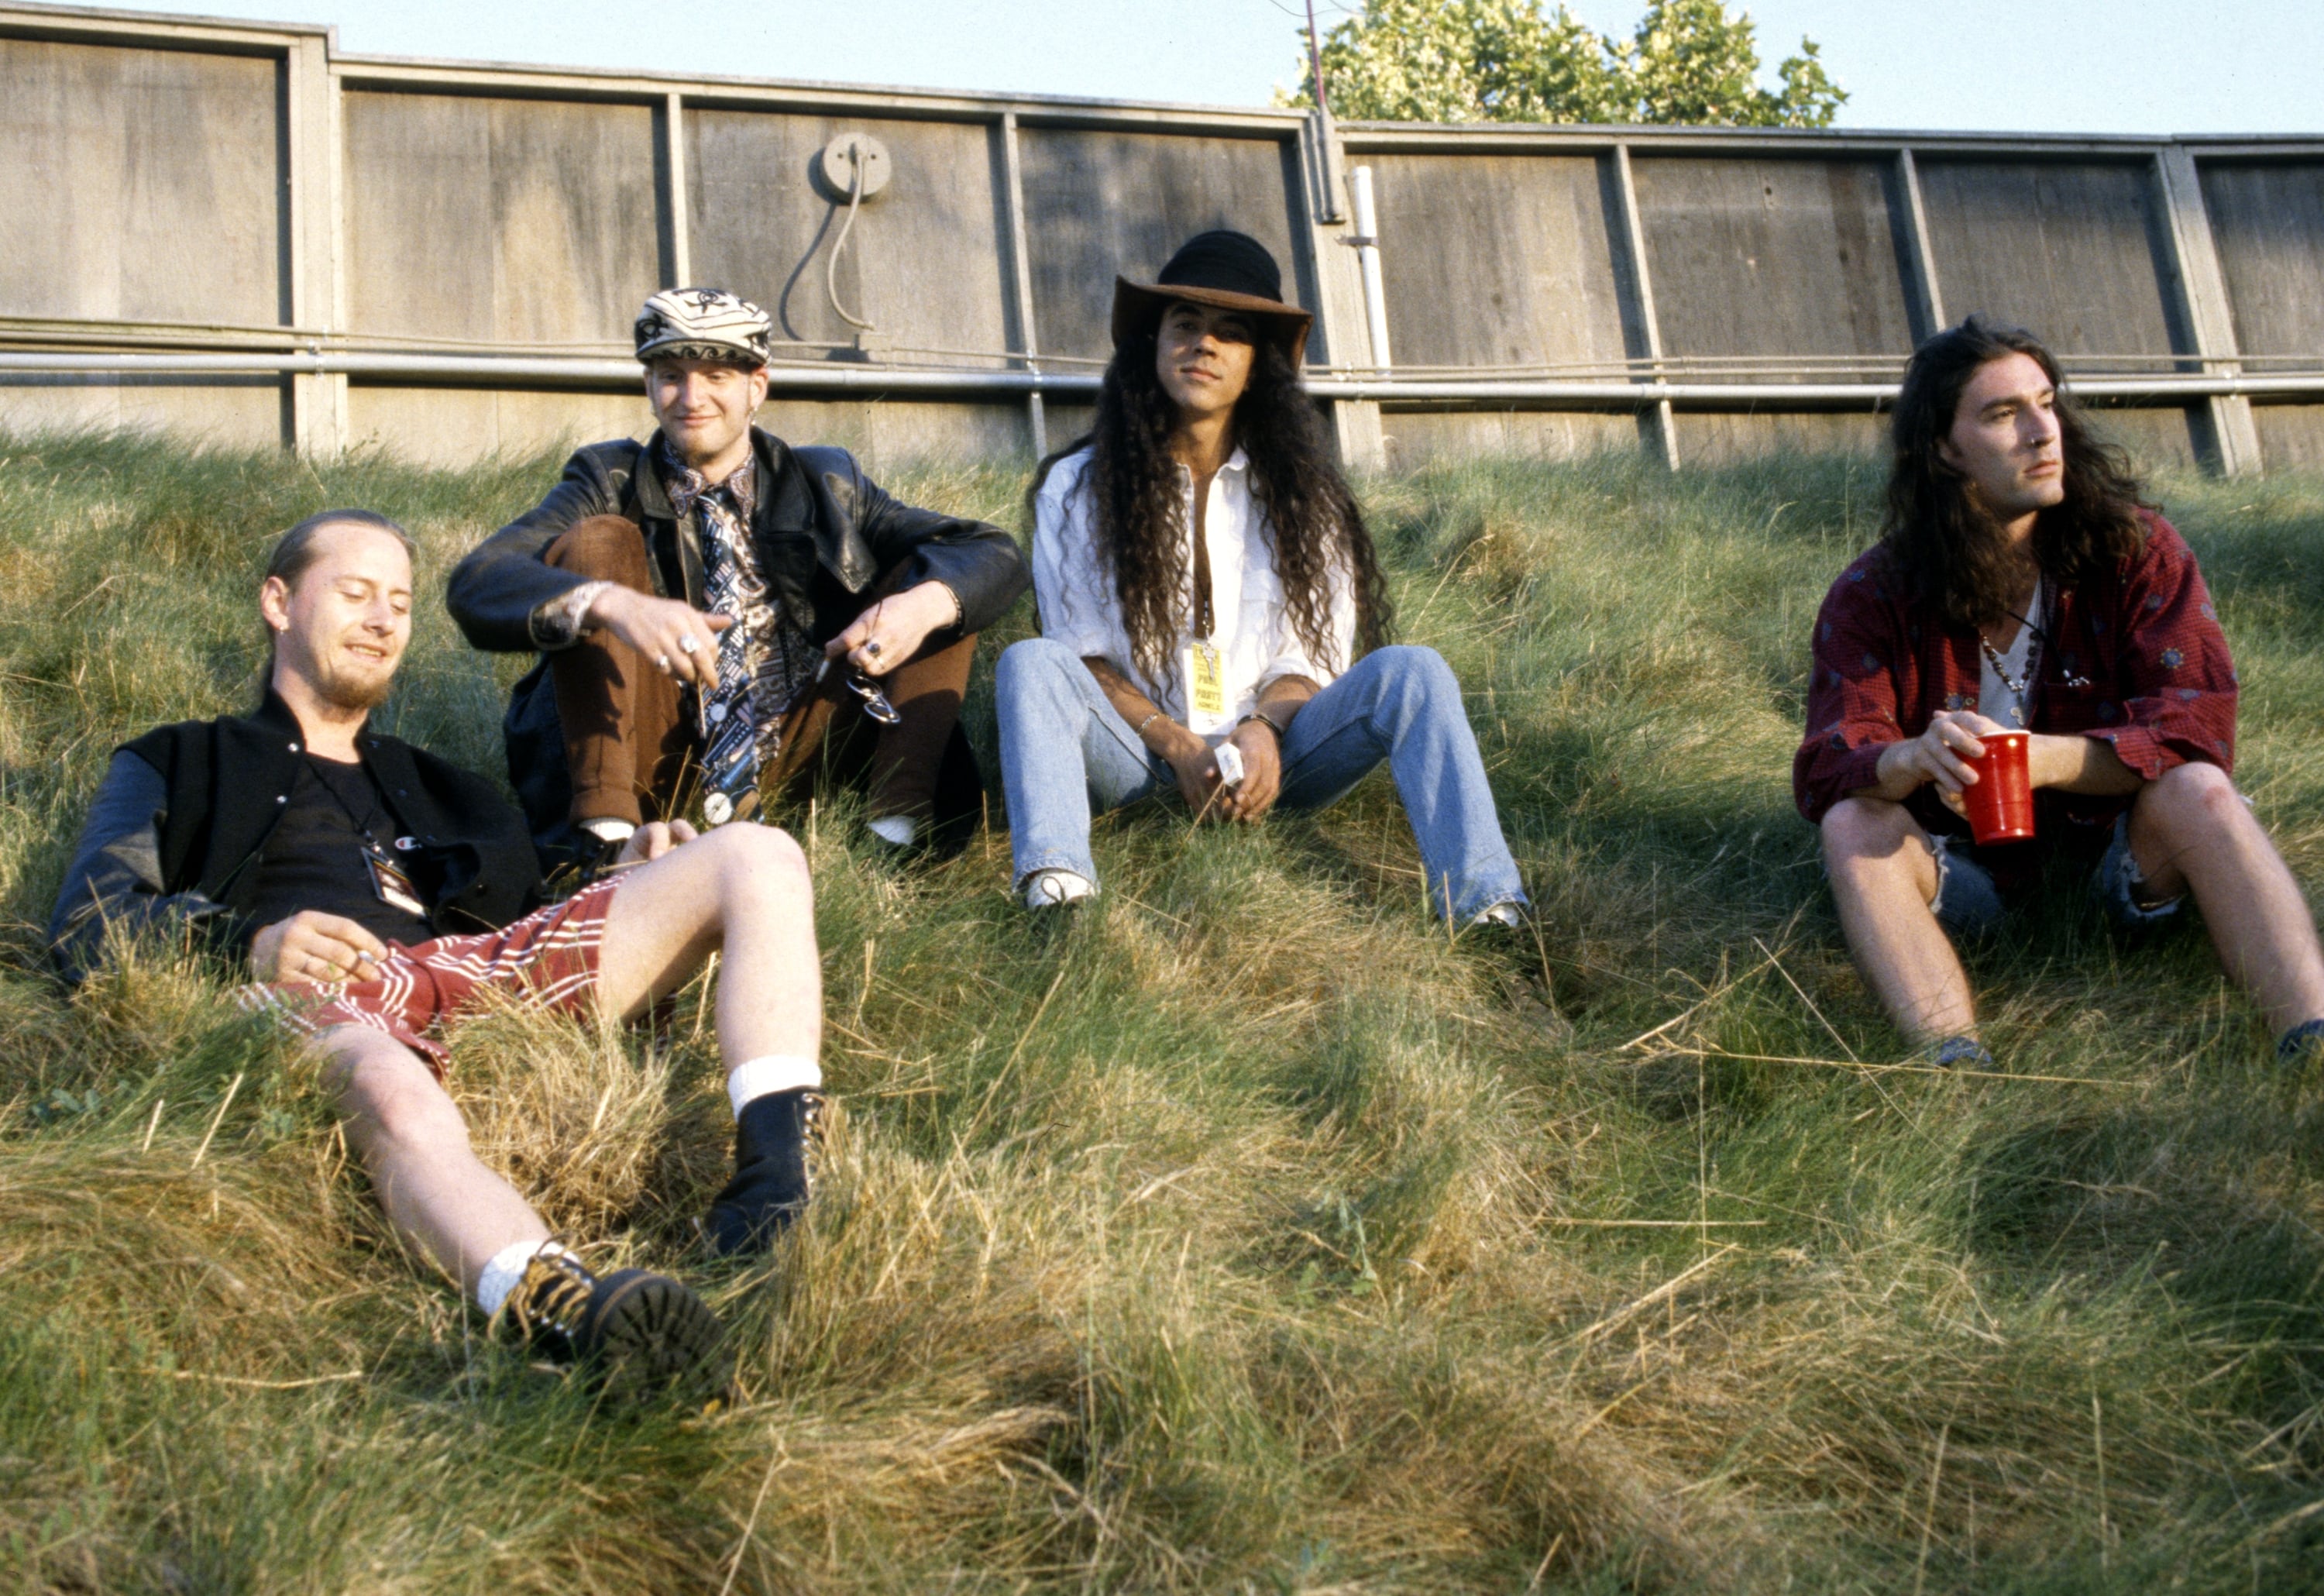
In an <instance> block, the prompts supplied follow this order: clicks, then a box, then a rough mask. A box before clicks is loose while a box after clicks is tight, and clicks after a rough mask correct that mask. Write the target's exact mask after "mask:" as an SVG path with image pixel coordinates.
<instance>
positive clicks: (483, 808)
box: [124, 692, 541, 933]
mask: <svg viewBox="0 0 2324 1596" xmlns="http://www.w3.org/2000/svg"><path fill="white" fill-rule="evenodd" d="M355 743H356V746H357V748H358V749H359V750H360V751H361V752H362V754H363V760H364V764H365V765H367V766H368V767H370V770H371V772H372V774H373V775H374V777H376V778H377V779H378V781H379V786H380V790H381V792H382V794H383V797H384V798H385V800H386V803H387V807H388V812H389V813H390V814H392V816H394V817H395V826H396V833H397V835H398V837H399V838H401V837H405V836H408V837H410V838H411V839H412V840H413V842H414V843H415V844H416V846H414V847H412V848H410V849H408V850H404V851H401V852H400V853H398V855H397V863H400V864H401V865H403V866H404V868H405V870H406V871H407V872H409V873H410V876H411V879H412V883H413V885H415V886H417V887H418V888H419V889H420V895H421V897H422V898H423V899H425V900H426V901H427V904H428V907H429V916H430V918H431V919H432V920H433V921H434V923H435V926H436V929H437V930H438V932H444V933H452V932H465V931H485V930H496V929H498V928H499V927H503V926H505V925H507V924H508V923H509V922H510V921H511V920H514V919H518V918H521V917H522V916H524V915H526V914H528V913H530V911H531V910H532V909H534V908H535V907H536V906H538V905H539V902H540V901H541V886H540V870H539V863H538V862H537V861H536V860H535V858H534V856H533V851H532V840H531V838H530V836H529V835H527V834H526V830H525V824H524V816H521V815H520V814H519V813H518V812H517V811H516V809H515V808H514V807H512V806H511V805H510V803H509V802H508V800H507V799H505V798H503V797H501V795H500V793H499V792H498V791H497V790H495V789H494V788H493V785H492V783H491V782H489V781H486V780H484V778H482V777H481V776H475V775H471V774H470V773H469V772H467V771H466V770H461V769H460V768H459V767H458V766H457V765H453V764H447V762H445V761H442V760H440V759H438V758H437V757H436V756H435V755H434V754H432V753H429V752H427V751H426V750H424V749H419V748H414V747H412V746H411V745H410V743H404V742H401V741H400V740H398V739H396V738H393V737H388V736H383V735H381V734H379V733H374V732H368V731H367V732H364V733H362V734H361V735H359V736H358V737H357V738H356V739H355ZM124 746H125V747H126V748H127V750H128V752H132V753H134V754H136V755H137V756H138V757H139V758H140V759H143V761H145V762H146V763H147V764H150V765H152V767H153V768H154V769H155V770H159V771H160V772H161V778H162V780H164V781H166V782H167V783H168V784H169V793H170V802H169V808H168V810H167V811H166V812H165V814H164V815H163V817H162V821H161V879H162V883H163V887H164V890H168V891H171V892H184V891H189V890H190V891H198V892H199V893H200V894H201V895H202V896H203V897H205V898H208V899H211V900H212V901H214V902H217V903H221V904H224V905H225V906H226V908H228V909H232V910H234V911H235V912H236V913H241V912H243V911H244V909H246V908H247V906H248V904H249V902H250V899H251V896H252V894H253V893H254V891H255V890H256V887H257V883H258V872H257V870H256V869H255V865H256V863H257V860H258V856H259V854H260V853H261V852H262V851H263V849H264V848H265V846H266V842H267V839H268V838H269V837H271V836H272V835H274V827H275V826H276V824H277V823H278V822H280V821H281V818H282V811H283V807H284V806H285V805H287V804H288V803H289V802H290V798H291V788H292V787H293V786H294V785H296V783H297V781H298V779H299V764H300V759H301V758H302V757H303V755H304V749H305V744H304V740H303V737H302V735H301V733H300V730H299V723H298V720H297V719H296V718H295V717H294V716H293V715H291V711H290V708H289V706H286V705H284V704H283V702H282V701H281V699H280V698H278V697H275V696H274V695H273V694H272V692H270V693H268V694H267V696H266V701H265V703H264V704H263V705H261V706H260V707H259V710H258V713H257V714H256V715H250V716H247V717H245V716H241V715H224V716H221V717H220V718H218V719H217V720H214V721H180V722H179V723H178V724H175V725H169V726H161V727H159V728H157V729H155V730H153V731H151V732H148V733H145V735H143V737H140V738H138V739H137V740H136V741H135V742H134V743H127V744H125V745H124Z"/></svg>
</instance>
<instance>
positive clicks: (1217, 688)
mask: <svg viewBox="0 0 2324 1596" xmlns="http://www.w3.org/2000/svg"><path fill="white" fill-rule="evenodd" d="M1208 544H1209V540H1207V539H1205V538H1204V537H1203V535H1202V533H1201V531H1200V530H1199V529H1198V530H1196V532H1195V534H1194V641H1191V642H1189V643H1188V644H1187V645H1186V658H1185V679H1186V714H1187V718H1188V719H1190V720H1191V719H1193V718H1194V717H1195V716H1197V715H1206V716H1209V717H1210V718H1212V719H1213V720H1216V719H1219V718H1221V717H1222V716H1224V715H1225V714H1226V712H1227V689H1226V683H1225V682H1224V681H1223V680H1222V678H1220V675H1219V647H1218V644H1216V643H1215V642H1213V641H1211V638H1212V634H1213V632H1215V631H1216V629H1217V624H1218V623H1217V618H1216V617H1215V616H1214V615H1213V613H1211V551H1210V549H1209V546H1208Z"/></svg>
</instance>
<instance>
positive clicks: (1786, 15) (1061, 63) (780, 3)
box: [138, 0, 2324, 133]
mask: <svg viewBox="0 0 2324 1596" xmlns="http://www.w3.org/2000/svg"><path fill="white" fill-rule="evenodd" d="M1351 3H1352V0H1351ZM1299 4H1300V0H1167V4H1164V3H1160V0H1008V3H1006V4H1001V3H996V0H846V4H844V5H829V4H807V3H803V0H689V3H688V4H687V5H683V6H679V5H669V4H667V3H666V0H665V3H662V4H648V3H647V0H495V3H494V4H492V5H477V4H475V0H364V4H361V5H357V4H353V3H351V0H342V3H341V4H340V5H337V7H336V8H334V7H333V5H331V3H330V0H246V3H244V4H240V5H236V4H235V0H203V3H201V4H173V3H172V0H143V4H142V5H140V6H139V7H138V8H139V9H142V10H149V11H164V12H182V13H188V14H217V13H218V12H221V11H223V12H226V13H229V14H233V15H236V16H241V17H248V18H268V19H277V20H289V21H300V22H316V23H336V24H337V27H338V30H339V44H340V48H341V49H343V50H346V51H355V52H360V53H364V54H378V55H418V56H438V57H452V58H457V59H464V60H504V61H521V62H532V63H540V64H556V65H574V66H595V67H632V68H637V69H645V70H652V71H673V72H715V73H733V74H739V75H742V76H746V77H767V78H820V79H828V80H837V81H842V82H859V83H888V84H908V85H913V86H918V87H927V88H976V89H1004V90H1014V91H1019V92H1027V93H1036V94H1066V95H1097V96H1104V97H1114V98H1124V99H1160V100H1194V101H1202V102H1207V103H1210V104H1215V105H1263V104H1265V103H1266V102H1267V99H1268V92H1269V90H1270V89H1271V88H1272V87H1273V86H1274V85H1275V84H1277V83H1286V82H1289V81H1290V80H1291V78H1292V77H1293V75H1294V73H1295V71H1296V54H1297V51H1298V48H1299V47H1298V40H1297V36H1296V31H1297V29H1298V27H1299V26H1300V22H1299V17H1298V14H1297V7H1298V5H1299ZM1316 9H1317V14H1318V16H1319V18H1321V19H1323V24H1324V26H1325V27H1326V28H1327V29H1328V28H1329V27H1330V25H1331V23H1332V21H1333V20H1335V19H1336V18H1337V17H1338V16H1340V15H1342V14H1344V10H1343V7H1342V5H1339V4H1333V5H1321V4H1319V5H1318V6H1317V8H1316ZM1643 9H1644V0H1577V3H1576V4H1574V5H1573V10H1574V11H1575V13H1576V14H1578V15H1579V16H1581V17H1582V20H1583V21H1584V22H1587V23H1590V24H1591V25H1592V26H1594V27H1596V28H1598V29H1599V30H1600V31H1601V32H1618V33H1628V32H1629V30H1630V28H1631V27H1632V26H1633V25H1634V24H1635V23H1636V22H1637V16H1638V14H1639V12H1640V11H1641V10H1643ZM1748 10H1749V11H1750V13H1751V14H1752V15H1753V16H1754V18H1755V19H1756V20H1757V22H1758V23H1759V42H1760V53H1761V56H1762V57H1763V59H1765V60H1766V61H1767V62H1768V63H1769V64H1770V65H1772V64H1773V63H1774V62H1775V60H1780V59H1781V58H1782V57H1783V56H1784V55H1786V54H1788V53H1790V52H1791V51H1792V50H1793V49H1794V48H1795V46H1796V44H1797V42H1798V41H1799V38H1800V36H1801V35H1802V34H1803V33H1804V34H1806V35H1808V36H1809V37H1812V38H1813V39H1814V40H1815V41H1816V42H1818V43H1819V44H1821V46H1822V47H1823V60H1824V63H1825V67H1826V69H1827V70H1829V71H1830V72H1831V75H1832V77H1833V78H1835V79H1837V80H1838V81H1839V83H1840V87H1842V88H1845V89H1847V90H1848V91H1849V95H1850V96H1851V99H1850V101H1849V105H1848V106H1846V107H1845V108H1844V109H1843V110H1842V112H1841V114H1840V123H1841V125H1845V126H1850V127H1858V128H1903V127H1911V128H1992V129H2009V130H2022V131H2027V132H2084V133H2224V132H2242V133H2314V132H2324V107H2319V101H2318V93H2317V75H2318V71H2319V64H2324V3H2319V0H2213V3H2212V4H2209V5H2190V4H2188V3H2187V0H2016V3H2015V4H2005V3H2002V0H1942V3H1936V4H1930V3H1923V0H1756V3H1755V4H1752V5H1749V6H1748Z"/></svg>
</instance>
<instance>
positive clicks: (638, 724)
mask: <svg viewBox="0 0 2324 1596" xmlns="http://www.w3.org/2000/svg"><path fill="white" fill-rule="evenodd" d="M636 333H637V354H638V359H639V360H640V361H641V362H642V363H643V364H644V366H645V389H646V398H647V400H648V401H649V402H650V404H651V406H652V407H653V413H654V419H655V420H656V421H657V422H658V423H659V427H658V429H657V430H656V431H655V432H654V434H653V436H652V437H650V438H648V439H647V440H646V441H645V442H644V443H638V442H635V441H634V440H632V439H629V438H619V439H616V440H614V441H613V442H611V443H600V444H593V445H591V446H590V447H587V448H585V449H582V450H580V451H579V452H578V453H576V454H575V455H574V456H573V457H572V458H571V459H570V460H568V461H567V462H566V466H565V475H564V476H563V477H562V478H561V479H560V480H559V481H558V484H557V486H556V488H555V489H554V490H552V491H551V492H550V494H549V497H547V498H546V499H544V500H542V501H541V502H540V503H539V505H537V506H535V507H534V508H533V509H531V510H530V511H527V512H525V513H524V514H523V515H521V516H519V517H518V518H517V519H516V520H515V521H512V522H511V523H510V524H509V525H507V526H505V527H503V528H502V529H501V530H499V531H497V532H495V533H494V534H493V536H492V537H490V538H488V539H486V540H484V542H483V543H482V544H481V545H479V546H478V547H477V548H476V549H474V550H473V551H472V552H471V553H470V554H469V555H468V557H467V558H466V559H463V560H462V561H461V562H460V564H459V567H457V569H456V570H454V571H453V573H452V577H451V582H450V585H449V587H448V589H447V594H446V600H447V603H448V604H449V605H450V607H451V611H452V616H453V619H454V620H456V621H457V622H458V623H459V624H460V629H461V631H462V632H465V633H466V635H467V638H468V641H470V642H471V643H474V644H475V646H476V647H478V648H480V649H492V650H504V651H520V650H522V651H537V652H538V653H539V656H540V659H539V662H538V664H536V666H535V667H534V669H533V670H532V671H531V672H530V674H529V675H527V676H526V677H525V678H524V679H523V680H522V681H521V682H520V683H518V684H517V687H516V689H515V692H514V694H513V695H512V698H511V700H510V705H509V712H508V718H507V724H506V730H507V735H508V753H509V772H510V777H511V779H512V781H513V782H514V784H515V786H516V789H517V792H518V795H519V797H520V798H522V799H523V802H524V807H525V812H526V816H527V818H528V819H529V821H530V824H531V826H532V829H533V835H534V837H535V839H536V841H537V842H539V844H540V845H541V847H542V851H543V853H544V856H545V857H546V858H549V860H551V861H556V860H558V859H561V858H573V857H576V856H577V857H580V858H583V859H585V860H595V859H597V858H602V857H604V856H605V855H606V854H607V853H609V852H610V850H611V849H612V848H613V847H616V846H618V845H619V844H621V842H622V839H623V838H625V837H627V836H628V835H630V833H631V832H632V830H634V829H635V828H636V827H637V826H639V825H640V824H641V823H643V822H645V821H648V820H657V819H674V818H676V817H678V816H680V815H684V814H692V815H694V816H698V817H699V818H700V819H701V820H702V821H703V822H705V823H706V824H707V825H710V826H719V825H723V824H724V823H725V822H727V821H729V820H734V819H744V818H748V817H750V816H752V815H753V814H755V813H756V812H757V811H758V809H759V808H760V807H761V795H762V794H764V795H766V796H769V797H771V796H772V795H773V794H774V793H775V792H776V791H777V790H778V789H779V788H781V787H782V786H784V785H785V784H786V783H788V781H789V780H791V779H792V778H794V777H797V776H801V775H804V774H805V773H806V772H807V770H809V769H810V767H811V766H812V765H813V764H814V763H816V759H817V755H818V753H823V754H825V755H827V756H828V758H829V760H830V761H831V762H833V763H835V764H838V765H840V766H841V767H842V768H844V769H847V770H851V772H852V773H856V774H862V773H863V770H864V767H865V766H867V765H868V767H869V770H868V774H869V777H870V798H869V802H868V809H869V815H870V820H871V830H872V834H873V835H876V836H878V837H880V838H881V839H882V840H883V841H885V842H888V843H890V844H898V845H902V846H909V845H912V844H916V843H918V842H923V841H926V840H927V834H928V831H929V828H930V826H931V825H932V824H935V823H936V822H938V821H940V820H943V821H955V822H957V821H964V820H966V819H968V818H969V817H972V816H974V815H975V814H976V813H977V812H978V809H979V807H980V798H981V782H980V781H979V780H978V778H977V774H976V766H975V761H974V758H973V756H972V755H971V754H970V752H969V750H968V745H967V743H966V741H965V740H964V738H963V737H962V736H961V735H960V733H959V728H958V724H957V722H958V717H959V711H960V701H961V696H962V693H963V691H964V689H965V687H966V686H967V683H968V671H969V664H970V661H971V658H972V656H973V653H974V651H975V647H976V633H977V632H979V631H980V630H982V628H984V627H986V626H989V625H991V623H993V622H994V621H997V620H999V619H1000V618H1001V614H1002V613H1003V612H1005V611H1006V610H1007V609H1008V608H1009V606H1010V604H1013V603H1015V602H1016V599H1017V596H1018V595H1019V594H1020V593H1022V592H1023V591H1024V589H1025V586H1026V581H1027V577H1026V572H1025V564H1024V559H1023V558H1022V556H1020V555H1019V552H1018V549H1017V544H1016V540H1014V539H1012V538H1010V536H1009V534H1007V533H1006V532H1003V531H1001V530H1000V529H998V528H996V527H991V526H987V525H985V524H984V523H982V522H981V521H964V520H960V519H957V518H954V517H952V516H946V515H939V514H936V512H932V511H927V510H916V509H913V508H911V507H910V506H908V505H905V504H900V503H897V502H896V501H895V500H894V499H892V498H890V497H889V495H888V494H886V493H884V492H882V491H881V488H880V487H879V486H878V485H877V484H874V483H873V482H871V479H870V478H868V477H866V476H865V475H863V473H862V469H861V468H860V467H859V466H857V465H856V463H855V461H854V459H853V457H851V456H850V455H849V454H848V453H847V451H846V450H844V449H839V448H829V447H791V446H789V445H788V444H786V443H784V442H783V441H782V440H781V439H780V438H775V437H773V436H772V435H770V434H769V433H767V432H764V431H761V429H758V428H757V427H755V426H753V425H752V417H753V415H754V414H755V413H756V411H757V410H758V408H759V405H760V403H761V401H763V400H764V399H765V398H766V396H767V372H766V364H767V357H768V352H769V340H770V324H769V322H768V319H767V315H766V312H765V311H763V310H761V309H759V307H758V306H756V305H753V304H752V303H751V302H750V301H748V300H741V299H737V298H736V297H735V296H734V295H733V294H730V293H726V292H724V291H719V290H716V289H673V290H665V291H662V292H660V293H657V294H655V295H654V296H653V297H652V298H651V299H650V300H647V301H646V303H645V307H644V309H643V310H642V311H641V313H640V315H639V317H638V321H637V328H636ZM859 709H860V710H862V712H864V713H862V714H859V713H858V710H859ZM835 711H844V714H842V715H841V716H840V718H839V719H838V720H836V721H835V720H834V715H835ZM867 717H868V718H869V719H871V721H872V722H874V723H875V724H874V725H873V727H871V729H870V730H871V734H869V735H866V734H864V733H865V731H866V728H865V725H864V722H865V720H866V718H867ZM827 729H828V731H829V733H830V738H829V739H828V742H829V746H826V730H827Z"/></svg>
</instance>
